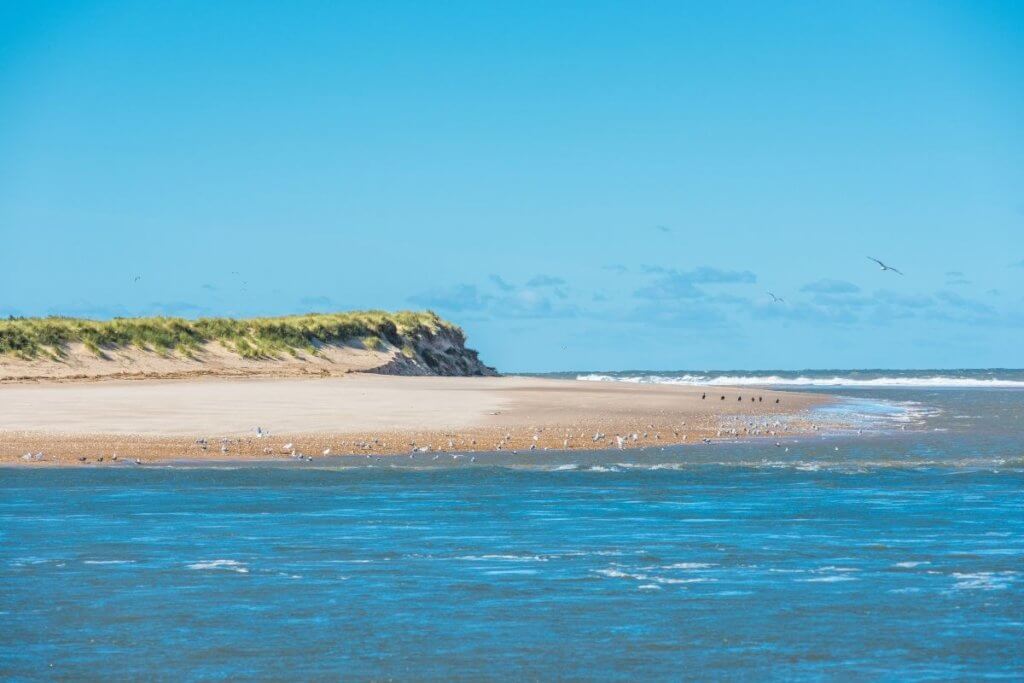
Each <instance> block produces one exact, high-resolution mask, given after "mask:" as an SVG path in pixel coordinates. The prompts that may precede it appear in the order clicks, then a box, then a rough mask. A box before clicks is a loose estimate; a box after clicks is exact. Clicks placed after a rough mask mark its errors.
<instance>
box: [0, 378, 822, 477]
mask: <svg viewBox="0 0 1024 683" xmlns="http://www.w3.org/2000/svg"><path fill="white" fill-rule="evenodd" d="M702 395H703V396H705V398H702ZM722 397H725V398H722ZM831 400H832V399H831V398H830V397H827V396H821V395H815V394H801V393H797V392H778V391H769V390H762V389H757V390H752V389H751V388H749V387H742V388H726V387H714V388H713V389H710V388H700V387H680V386H666V385H630V384H612V383H595V382H580V381H577V380H555V379H544V378H536V377H523V376H512V377H474V378H466V377H405V376H385V375H370V374H356V373H353V374H351V375H347V376H345V377H330V378H314V379H296V378H287V379H267V378H247V379H224V378H217V379H212V378H203V379H191V380H173V381H164V380H131V381H125V382H114V381H109V382H100V383H97V382H85V383H81V384H78V383H57V384H36V383H33V384H24V385H14V386H12V385H8V386H4V387H0V415H2V416H3V418H2V423H0V464H18V465H21V464H24V465H37V464H38V465H43V464H50V465H81V464H88V465H103V464H107V465H109V464H112V463H120V462H124V461H126V460H127V461H130V462H134V461H135V460H136V459H138V460H139V461H140V462H157V461H167V460H179V461H180V460H190V461H197V462H202V461H206V460H210V461H212V460H216V459H220V460H255V459H269V460H280V459H286V458H293V457H294V458H299V457H302V458H314V459H316V458H320V457H324V455H325V454H327V455H331V456H344V455H352V456H360V455H364V456H365V455H367V454H372V455H400V454H409V453H410V452H415V451H417V449H418V450H419V452H432V453H437V452H446V453H452V452H454V453H471V452H485V451H505V452H512V451H516V452H520V453H524V452H525V453H529V452H532V451H533V450H536V451H543V450H549V451H553V450H565V451H572V450H581V449H587V450H595V449H597V450H601V449H608V448H618V447H619V437H621V438H622V440H623V442H622V444H621V445H622V447H623V449H631V448H638V447H656V446H669V445H680V444H687V443H700V442H701V441H702V440H703V439H710V440H719V439H733V438H736V437H746V436H750V437H752V438H759V437H761V436H764V437H766V438H772V437H776V438H784V437H786V436H794V435H800V434H806V433H809V432H810V423H809V419H808V417H807V414H806V413H807V411H808V410H809V409H811V408H815V407H818V406H821V405H824V404H827V403H829V402H831ZM776 401H778V403H776ZM257 427H259V429H260V432H259V433H257V432H256V428H257ZM328 449H330V450H329V451H328ZM37 453H42V456H40V457H39V458H38V459H36V456H35V454H37ZM25 455H28V456H29V457H28V458H24V456H25ZM115 456H116V459H115ZM83 458H84V459H83Z"/></svg>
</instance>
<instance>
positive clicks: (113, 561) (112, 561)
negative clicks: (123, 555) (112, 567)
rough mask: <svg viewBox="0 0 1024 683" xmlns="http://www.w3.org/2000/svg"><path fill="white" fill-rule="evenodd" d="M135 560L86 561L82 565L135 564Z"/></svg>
mask: <svg viewBox="0 0 1024 683" xmlns="http://www.w3.org/2000/svg"><path fill="white" fill-rule="evenodd" d="M134 563H135V560H84V561H83V562H82V564H134Z"/></svg>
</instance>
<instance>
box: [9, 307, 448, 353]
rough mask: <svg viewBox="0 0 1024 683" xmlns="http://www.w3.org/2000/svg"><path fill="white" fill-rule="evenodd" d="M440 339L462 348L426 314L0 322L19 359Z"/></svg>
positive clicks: (293, 349) (305, 348) (285, 349)
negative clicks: (208, 346)
mask: <svg viewBox="0 0 1024 683" xmlns="http://www.w3.org/2000/svg"><path fill="white" fill-rule="evenodd" d="M440 332H446V333H448V334H451V335H454V336H455V337H456V338H457V339H459V340H464V339H465V336H464V335H463V333H462V330H461V329H460V328H459V327H458V326H456V325H453V324H452V323H449V322H447V321H445V320H442V319H441V318H440V317H438V316H437V314H435V313H434V312H432V311H399V312H395V313H390V312H387V311H352V312H345V313H310V314H307V315H292V316H283V317H277V318H246V319H236V318H199V319H196V320H187V319H184V318H114V319H113V320H103V321H99V320H86V319H81V318H65V317H47V318H11V319H8V320H0V354H10V355H14V356H17V357H20V358H24V359H33V358H39V357H51V358H55V359H59V358H61V357H63V356H64V355H65V354H66V352H67V347H68V345H69V344H72V343H76V342H78V343H82V344H84V345H85V346H86V347H87V348H88V349H90V350H91V351H92V352H93V353H95V354H96V355H97V356H100V357H102V356H103V354H104V351H105V350H114V349H118V348H128V347H135V348H139V349H144V350H149V351H155V352H157V353H162V354H168V355H169V354H172V353H177V354H181V355H184V356H191V355H192V353H193V352H194V351H195V350H197V349H198V348H199V347H200V346H201V345H202V344H205V343H209V342H219V343H221V344H222V345H224V346H225V347H226V348H228V349H230V350H232V351H235V352H236V353H238V354H239V355H240V356H242V357H243V358H273V357H276V356H279V355H280V354H282V353H290V354H295V353H297V352H298V351H299V350H303V351H307V352H311V353H315V352H316V349H317V347H318V346H319V345H321V344H330V343H344V342H359V343H362V345H363V346H365V347H367V348H371V349H377V348H381V347H382V345H383V343H384V342H387V343H389V344H391V345H392V346H395V347H398V348H404V347H407V346H409V344H410V340H421V339H431V338H433V337H434V336H435V335H437V334H438V333H440Z"/></svg>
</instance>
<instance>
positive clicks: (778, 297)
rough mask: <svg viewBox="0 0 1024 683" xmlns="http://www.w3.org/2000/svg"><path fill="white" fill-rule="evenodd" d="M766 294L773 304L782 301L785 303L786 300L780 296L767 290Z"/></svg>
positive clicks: (781, 302)
mask: <svg viewBox="0 0 1024 683" xmlns="http://www.w3.org/2000/svg"><path fill="white" fill-rule="evenodd" d="M768 296H770V297H771V298H772V303H775V304H784V303H786V300H785V299H783V298H782V297H781V296H775V295H774V294H772V293H771V292H768Z"/></svg>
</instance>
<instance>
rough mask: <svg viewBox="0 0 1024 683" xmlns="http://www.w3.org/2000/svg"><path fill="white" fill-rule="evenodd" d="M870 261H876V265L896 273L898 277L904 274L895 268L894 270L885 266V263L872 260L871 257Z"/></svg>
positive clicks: (869, 257)
mask: <svg viewBox="0 0 1024 683" xmlns="http://www.w3.org/2000/svg"><path fill="white" fill-rule="evenodd" d="M868 260H869V261H874V262H875V263H877V264H878V265H879V266H880V267H881V268H882V270H891V271H892V272H894V273H896V274H897V275H903V273H901V272H900V271H898V270H896V269H895V268H893V267H891V266H887V265H885V264H884V263H882V262H881V261H879V260H878V259H876V258H872V257H871V256H868Z"/></svg>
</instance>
